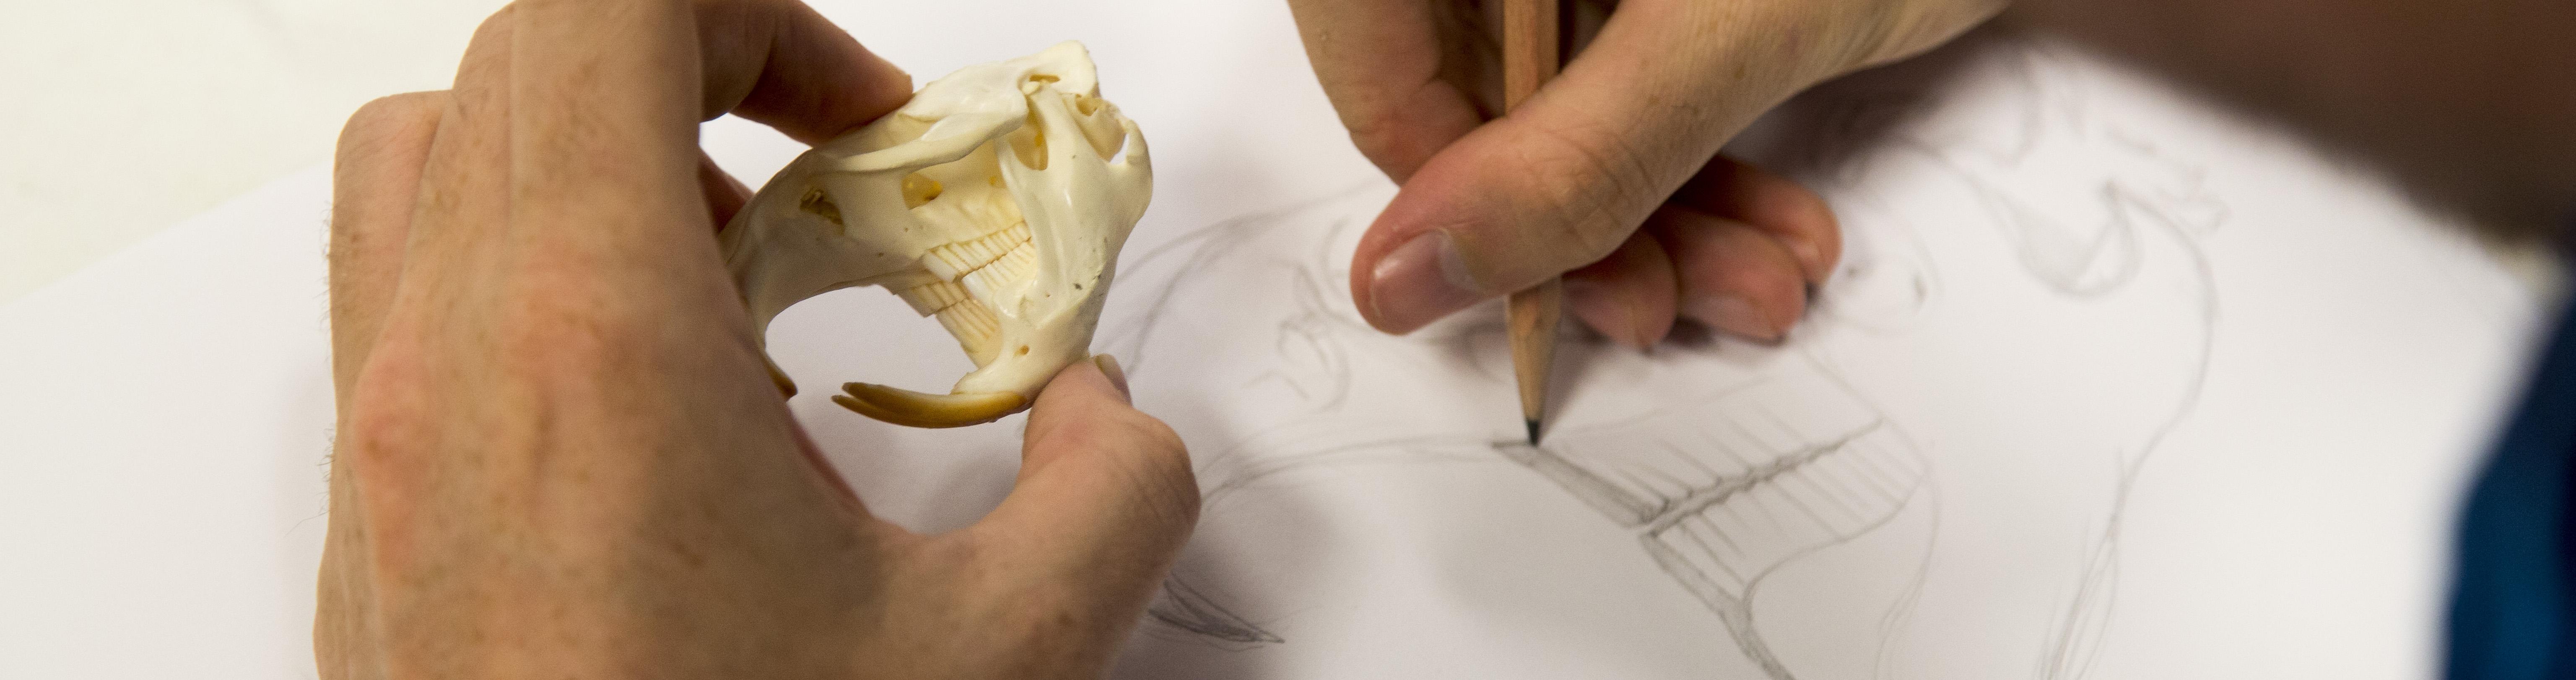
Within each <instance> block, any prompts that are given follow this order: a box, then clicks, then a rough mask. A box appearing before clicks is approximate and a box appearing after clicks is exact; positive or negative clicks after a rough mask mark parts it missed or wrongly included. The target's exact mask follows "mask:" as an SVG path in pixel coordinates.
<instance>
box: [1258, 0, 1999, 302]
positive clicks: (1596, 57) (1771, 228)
mask: <svg viewBox="0 0 2576 680" xmlns="http://www.w3.org/2000/svg"><path fill="white" fill-rule="evenodd" d="M1565 1H1566V2H1567V3H1569V4H1572V5H1574V6H1575V7H1574V10H1575V11H1574V12H1573V15H1574V16H1575V20H1574V21H1573V22H1571V23H1570V24H1569V25H1570V26H1572V27H1573V28H1574V31H1573V32H1574V33H1575V34H1576V35H1577V36H1578V37H1579V38H1583V39H1584V40H1578V44H1580V43H1583V42H1585V41H1588V45H1587V46H1584V47H1583V48H1582V50H1581V51H1580V52H1579V53H1577V54H1576V56H1575V58H1574V59H1573V60H1572V61H1571V62H1570V63H1568V64H1567V65H1566V67H1565V69H1564V72H1563V73H1562V74H1560V75H1559V76H1557V77H1556V78H1555V79H1554V80H1551V81H1549V82H1548V83H1547V84H1546V86H1544V87H1542V88H1541V89H1540V90H1539V92H1538V93H1537V94H1536V95H1534V96H1532V97H1531V98H1530V100H1529V101H1528V102H1526V103H1524V105H1523V106H1522V107H1520V108H1518V109H1516V110H1513V111H1512V112H1511V115H1510V116H1508V117H1503V116H1500V115H1499V114H1500V112H1501V109H1502V107H1501V105H1500V104H1501V75H1502V68H1501V64H1500V63H1499V61H1498V59H1499V58H1498V56H1497V54H1498V52H1497V50H1496V45H1495V40H1494V38H1493V37H1492V36H1493V35H1495V34H1494V32H1493V31H1492V29H1491V28H1490V27H1492V26H1496V25H1499V7H1500V5H1501V4H1502V3H1501V2H1498V1H1495V0H1481V1H1480V0H1289V7H1290V9H1291V10H1293V11H1294V12H1295V14H1296V16H1297V26H1298V31H1299V33H1301V34H1302V35H1303V37H1304V39H1305V44H1306V54H1307V56H1308V57H1309V58H1310V59H1311V60H1312V61H1313V63H1314V66H1315V73H1316V75H1317V77H1319V78H1321V79H1322V81H1323V85H1324V91H1325V93H1326V94H1328V95H1330V96H1331V97H1332V100H1333V107H1334V108H1335V109H1338V110H1339V111H1340V113H1341V118H1342V124H1343V125H1344V126H1345V127H1348V128H1349V129H1350V131H1351V139H1352V141H1353V142H1355V143H1357V144H1358V145H1359V148H1360V151H1361V153H1364V154H1366V155H1367V156H1368V157H1369V159H1370V160H1371V161H1375V162H1376V163H1377V165H1378V167H1379V168H1380V169H1382V170H1385V171H1386V173H1387V176H1388V177H1390V178H1393V179H1394V180H1395V181H1396V182H1397V183H1399V184H1402V185H1403V189H1402V191H1400V192H1399V193H1397V194H1396V197H1395V200H1394V201H1393V202H1392V203H1389V204H1388V205H1387V207H1386V211H1385V212H1384V213H1383V214H1381V215H1379V216H1378V219H1377V222H1376V223H1375V224H1372V225H1370V227H1369V231H1368V233H1367V234H1366V235H1365V236H1363V237H1362V238H1361V240H1360V245H1359V250H1358V252H1357V253H1355V254H1354V255H1353V257H1352V262H1351V295H1352V297H1353V299H1354V300H1355V301H1356V302H1357V303H1358V307H1359V309H1360V313H1361V315H1362V316H1365V317H1367V319H1368V321H1369V323H1370V324H1372V325H1375V326H1376V327H1378V328H1379V329H1381V330H1385V331H1388V332H1393V333H1405V332H1411V331H1412V330H1414V329H1416V328H1420V327H1421V326H1422V325H1424V324H1427V323H1430V322H1431V321H1433V320H1436V319H1438V318H1440V317H1442V316H1446V315H1448V314H1450V313H1452V312H1456V311H1458V310H1460V309H1464V308H1466V307H1467V306H1468V305H1471V304H1474V303H1476V302H1478V301H1481V300H1484V299H1487V298H1491V297H1495V296H1498V295H1502V294H1505V293H1509V292H1512V291H1515V290H1520V289H1523V288H1527V287H1530V286H1532V285H1536V284H1538V283H1539V282H1541V281H1544V280H1546V279H1547V278H1548V277H1551V276H1557V275H1559V274H1563V275H1564V276H1565V289H1566V308H1567V309H1568V310H1570V311H1572V312H1573V313H1574V315H1575V317H1576V318H1579V319H1582V320H1583V322H1584V323H1585V324H1587V325H1590V326H1592V327H1593V328H1594V329H1597V330H1599V331H1601V333H1602V334H1603V335H1606V336H1608V337H1610V338H1611V339H1613V340H1616V341H1618V342H1621V343H1624V344H1628V345H1632V346H1637V347H1644V346H1647V345H1651V344H1653V343H1655V342H1657V341H1659V340H1661V339H1662V338H1663V337H1664V336H1665V334H1666V333H1668V332H1669V331H1670V330H1671V328H1672V324H1673V321H1674V316H1675V315H1676V314H1677V313H1678V314H1680V315H1682V316H1687V317H1690V318H1693V319H1696V320H1698V321H1700V322H1702V323H1706V324H1709V325H1710V326H1713V327H1715V328H1718V329H1720V330H1724V331H1727V332H1730V333H1733V334H1736V335H1740V336H1744V337H1748V338H1753V339H1758V340H1765V341H1769V340H1776V339H1778V338H1779V337H1780V336H1781V334H1782V333H1785V332H1786V331H1787V329H1788V327H1789V325H1790V324H1791V323H1792V322H1794V321H1795V320H1796V319H1797V318H1798V317H1799V315H1801V314H1802V313H1804V311H1805V307H1806V297H1807V288H1808V287H1809V286H1811V285H1813V284H1817V283H1821V282H1823V281H1824V278H1825V275H1826V274H1827V273H1828V272H1829V271H1830V270H1831V269H1832V267H1833V263H1834V261H1835V260H1836V259H1837V258H1838V257H1839V256H1840V252H1841V239H1840V234H1839V231H1838V230H1837V228H1836V227H1835V225H1834V220H1833V216H1832V214H1831V213H1830V211H1828V210H1827V208H1826V206H1825V204H1824V202H1823V200H1821V199H1819V198H1818V197H1817V196H1816V195H1815V194H1814V193H1813V192H1810V191H1807V190H1806V189H1805V188H1804V187H1800V186H1798V185H1797V184H1795V183H1793V182H1790V181H1788V180H1786V179H1783V178H1780V177H1778V176H1775V175H1771V174H1769V173H1765V172H1763V171H1761V170H1759V169H1756V168H1753V167H1751V166H1747V165H1744V164H1742V163H1739V162H1736V161H1734V160H1730V159H1726V158H1722V157H1717V155H1716V154H1717V151H1718V148H1719V147H1721V146H1723V145H1724V144H1725V143H1726V141H1727V140H1728V139H1729V138H1731V137H1733V136H1734V135H1735V133H1737V132H1738V131H1741V130H1743V129H1744V127H1745V126H1746V125H1750V124H1751V123H1752V121H1753V120H1754V119H1755V118H1757V117H1759V116H1760V115H1761V114H1762V112H1763V111H1765V110H1768V109H1770V108H1771V107H1772V106H1774V105H1777V104H1778V103H1780V102H1781V101H1783V100H1786V99H1787V98H1788V97H1789V96H1790V95H1793V94H1796V93H1797V92H1798V91H1800V90H1803V89H1805V88H1806V87H1808V86H1810V85H1813V84H1815V83H1817V82H1821V81H1823V80H1825V79H1827V78H1831V77H1834V76H1837V75H1841V74H1844V73H1848V72H1851V71H1854V70H1858V69H1860V68H1864V67H1867V66H1870V65H1875V64H1880V63H1884V62H1888V61H1893V60H1895V59H1899V58H1902V57H1906V56H1910V55H1913V54H1916V53H1919V52H1922V51H1924V50H1927V49H1930V48H1931V47H1933V46H1935V45H1938V44H1940V43H1941V42H1944V41H1946V40H1948V39H1950V38H1951V37H1953V36H1956V35H1958V34H1959V33H1960V32H1963V31H1965V30H1967V29H1968V28H1969V27H1971V26H1973V25H1975V24H1976V23H1978V22H1980V21H1983V20H1984V19H1985V18H1986V17H1988V16H1991V15H1993V14H1994V13H1995V12H1996V11H1998V10H1999V9H2001V8H2002V6H2003V5H2004V4H2005V2H2006V0H1893V1H1891V0H1875V1H1873V0H1627V1H1626V2H1624V3H1622V2H1616V1H1615V0H1565ZM1605 15H1606V20H1604V16H1605ZM1596 29H1597V31H1596ZM1489 121H1490V122H1489ZM1640 225H1643V227H1644V228H1642V229H1641V228H1640Z"/></svg>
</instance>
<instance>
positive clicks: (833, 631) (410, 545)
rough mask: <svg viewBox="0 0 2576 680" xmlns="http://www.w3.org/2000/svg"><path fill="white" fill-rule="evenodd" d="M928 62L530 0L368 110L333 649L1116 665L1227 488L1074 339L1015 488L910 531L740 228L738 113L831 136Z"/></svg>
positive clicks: (337, 367) (935, 670)
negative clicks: (757, 279)
mask: <svg viewBox="0 0 2576 680" xmlns="http://www.w3.org/2000/svg"><path fill="white" fill-rule="evenodd" d="M910 92H911V86H910V78H909V77H908V76H906V75H904V74H903V72H902V71H900V70H897V69H896V68H895V67H893V66H892V65H890V64H887V63H886V62H884V61H882V60H880V59H878V58H877V57H876V56H874V55H872V54H870V53H868V51H867V50H865V49H864V48H862V47H860V46H859V44H858V43H856V42H855V41H853V40H851V39H850V37H849V36H848V35H847V34H845V33H843V32H841V31H840V30H839V29H837V28H835V27H833V26H831V25H830V24H829V23H828V22H826V21H824V20H823V19H822V18H821V17H820V16H818V15H816V14H814V13H813V11H812V10H810V9H807V8H805V7H804V6H803V5H800V4H797V3H795V2H793V1H792V0H704V1H701V2H697V3H695V6H694V7H692V5H691V4H690V3H686V2H679V1H677V0H664V1H655V2H580V1H573V0H564V1H543V0H524V1H522V2H520V3H518V4H515V5H512V6H510V7H508V8H506V9H504V10H502V11H501V12H500V13H499V14H496V15H494V16H493V17H492V18H491V19H490V20H488V21H486V22H485V23H484V25H483V26H482V28H481V29H479V30H478V31H477V33H476V35H475V37H474V40H473V43H472V45H471V46H470V47H469V48H468V49H467V52H466V56H465V58H464V61H463V63H462V64H461V65H460V66H459V68H458V73H457V77H456V81H455V88H454V89H453V90H450V91H445V92H429V93H417V94H410V95H400V96H396V97H390V98H386V99H383V100H378V101H377V102H375V103H372V104H370V105H368V106H367V107H366V108H365V109H362V110H361V111H360V112H359V113H358V114H357V115H356V116H354V117H353V118H352V119H351V120H350V122H349V125H348V127H347V128H346V129H345V130H344V131H343V132H342V136H341V140H340V151H339V157H338V163H337V166H336V167H335V168H334V174H335V177H334V200H333V211H332V237H331V252H330V259H331V282H330V286H331V325H332V344H333V355H334V356H333V364H334V365H333V372H334V379H335V382H336V385H337V390H338V394H337V398H338V401H337V406H338V409H339V425H338V437H337V446H336V452H335V454H334V457H333V461H332V470H331V514H330V529H329V533H328V538H327V543H326V548H325V552H324V556H323V562H322V569H321V579H320V588H319V591H320V592H319V602H320V606H319V608H318V611H317V614H316V616H315V620H314V646H315V654H316V657H317V661H318V663H319V666H320V669H321V675H322V677H326V678H383V677H403V678H412V677H472V678H523V677H524V678H537V677H543V678H561V677H584V678H610V677H615V678H643V677H671V678H715V677H744V678H751V677H757V678H794V677H834V678H845V677H1012V678H1072V677H1087V676H1096V675H1098V674H1099V672H1100V671H1101V669H1102V668H1104V667H1105V665H1106V664H1107V663H1108V660H1109V655H1110V653H1111V651H1112V650H1113V649H1114V647H1115V645H1116V644H1117V643H1118V641H1119V640H1120V639H1121V638H1123V637H1124V633H1125V631H1127V630H1128V629H1129V628H1130V627H1131V626H1133V625H1134V623H1135V621H1136V620H1137V617H1138V616H1139V615H1140V613H1141V612H1142V610H1143V607H1144V604H1145V600H1146V597H1147V595H1148V594H1149V593H1150V591H1151V589H1152V588H1153V587H1154V586H1155V584H1157V583H1158V582H1159V581H1160V580H1161V577H1162V575H1163V573H1164V572H1165V570H1166V569H1167V568H1168V567H1169V565H1170V563H1171V560H1172V559H1173V556H1174V555H1175V553H1176V552H1177V550H1178V549H1179V547H1180V544H1181V541H1182V540H1183V538H1184V537H1185V536H1186V534H1187V533H1188V531H1189V528H1190V526H1191V524H1192V522H1193V521H1194V520H1195V517H1196V513H1197V508H1198V490H1197V486H1196V485H1195V483H1194V482H1193V481H1192V479H1191V475H1190V467H1189V462H1188V458H1187V455H1186V453H1185V452H1184V451H1183V450H1182V446H1181V443H1180V441H1179V440H1178V438H1177V437H1176V436H1175V435H1174V434H1173V433H1172V431H1171V430H1170V429H1169V428H1167V427H1165V426H1164V425H1163V424H1162V423H1161V422H1159V421H1157V420H1155V419H1153V418H1152V417H1150V416H1147V415H1145V414H1143V413H1141V412H1138V411H1136V410H1135V409H1134V408H1132V407H1130V406H1129V405H1128V403H1127V399H1126V395H1125V387H1124V381H1123V378H1121V377H1120V375H1119V373H1118V372H1117V371H1116V370H1115V364H1114V362H1106V361H1103V362H1098V363H1095V362H1077V363H1076V364H1074V365H1073V366H1072V367H1069V368H1066V369H1065V370H1064V371H1063V372H1061V373H1059V374H1058V375H1057V376H1056V378H1055V380H1054V382H1053V383H1052V384H1050V385H1049V386H1048V387H1047V388H1046V390H1045V391H1044V392H1043V393H1041V394H1040V396H1039V397H1038V400H1037V403H1036V406H1035V408H1033V409H1031V410H1030V412H1029V420H1028V430H1027V434H1026V437H1027V439H1026V443H1025V445H1024V447H1023V449H1022V459H1021V468H1020V472H1019V476H1018V479H1017V483H1016V487H1015V488H1014V489H1013V490H1012V493H1011V494H1010V495H1009V497H1008V498H1006V499H1005V500H1004V501H1003V502H1002V504H1001V506H1000V507H999V508H997V509H995V510H994V511H993V512H992V513H991V514H990V515H988V516H986V517H985V518H984V519H983V520H982V521H981V522H979V523H977V524H975V525H973V526H971V527H968V528H965V529H961V530H958V531H955V532H951V533H947V534H942V535H937V536H923V535H916V534H913V533H911V532H908V531H905V530H904V529H902V528H900V527H897V526H894V525H892V524H889V523H887V522H884V521H881V520H878V519H875V518H872V517H871V516H869V514H868V512H867V510H866V508H865V506H864V505H863V504H862V503H861V502H860V500H859V499H858V498H857V497H856V496H855V495H854V494H853V493H852V492H851V491H850V489H849V488H848V487H846V486H844V485H843V484H842V483H841V481H840V478H839V477H837V476H836V475H835V474H834V473H833V472H832V470H831V469H830V466H829V465H828V464H827V463H826V462H824V460H823V458H822V456H821V455H820V454H819V453H818V452H817V451H816V449H815V448H814V445H813V444H812V443H811V442H810V441H807V440H806V438H805V436H804V434H803V432H802V431H801V430H800V429H799V428H798V427H797V425H796V423H795V422H794V420H793V419H792V418H791V416H790V415H789V413H788V411H787V409H786V408H785V407H784V405H783V404H781V402H780V401H779V399H778V393H777V391H776V388H775V387H773V386H772V385H771V383H770V381H769V379H768V377H767V376H766V373H765V372H764V370H763V364H762V361H761V354H760V351H759V349H758V348H757V346H756V344H755V343H754V342H753V338H752V337H751V332H750V323H749V319H748V316H747V314H746V313H745V312H744V310H743V306H742V302H741V301H740V299H739V297H738V295H737V294H736V292H735V290H734V286H733V283H732V280H731V278H730V277H729V276H728V275H727V274H726V272H725V269H724V267H723V266H722V263H721V261H720V258H719V257H718V254H717V250H716V239H715V235H716V229H717V227H716V225H719V224H723V223H724V222H725V219H724V218H725V217H726V216H727V215H728V214H729V213H731V212H732V211H734V210H738V209H740V207H741V205H742V202H743V201H744V200H745V199H746V198H747V196H748V193H749V192H748V191H746V190H745V189H744V188H743V187H742V186H741V185H740V184H739V183H736V182H733V181H732V180H731V179H730V178H728V177H726V176H724V175H723V173H722V172H720V171H717V170H715V168H714V166H713V164H712V163H710V162H708V161H707V160H706V158H705V157H704V156H703V154H701V153H699V152H698V151H697V148H696V141H697V138H696V130H697V124H698V122H699V121H701V120H703V119H705V118H710V117H713V116H715V115H718V114H721V113H724V112H727V111H731V112H733V113H736V114H738V115H741V116H743V117H745V118H749V119H752V120H755V121H759V122H763V123H766V124H769V125H771V126H774V127H776V128H778V129H780V130H781V131H783V132H785V133H787V134H788V135H789V136H792V137H795V138H797V139H799V140H803V141H805V142H808V143H814V142H820V141H822V140H826V139H830V138H832V137H833V136H835V135H837V134H839V133H841V132H843V131H845V130H848V129H851V128H854V127H855V126H857V125H859V124H861V123H864V122H866V121H868V120H869V119H872V118H875V117H877V116H879V115H882V114H884V113H886V112H888V111H891V110H893V109H894V108H895V107H896V106H898V105H900V104H902V103H903V101H905V99H906V98H907V97H909V96H910Z"/></svg>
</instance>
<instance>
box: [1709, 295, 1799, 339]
mask: <svg viewBox="0 0 2576 680" xmlns="http://www.w3.org/2000/svg"><path fill="white" fill-rule="evenodd" d="M1691 309H1692V311H1693V313H1692V315H1691V316H1694V317H1697V318H1698V319H1699V320H1700V321H1702V322H1706V323H1707V324H1708V325H1711V326H1716V327H1717V329H1718V330H1721V331H1725V332H1727V333H1730V334H1734V335H1738V336H1742V337H1745V338H1748V339H1752V340H1759V341H1762V342H1779V341H1780V328H1779V327H1778V326H1774V325H1772V324H1771V322H1770V321H1769V320H1767V319H1764V318H1762V310H1760V309H1758V308H1755V307H1754V306H1753V302H1752V301H1750V300H1746V299H1744V298H1742V297H1739V296H1734V295H1722V296H1718V297H1717V298H1714V299H1708V298H1703V299H1700V300H1697V301H1694V302H1692V303H1691Z"/></svg>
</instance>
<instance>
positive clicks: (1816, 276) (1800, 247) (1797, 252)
mask: <svg viewBox="0 0 2576 680" xmlns="http://www.w3.org/2000/svg"><path fill="white" fill-rule="evenodd" d="M1783 240H1786V241H1788V242H1789V256H1790V257H1795V258H1798V267H1799V268H1800V269H1802V270H1804V271H1801V272H1799V273H1800V274H1803V275H1804V277H1805V278H1806V279H1807V282H1808V283H1823V282H1824V281H1825V275H1826V274H1830V273H1832V272H1831V271H1830V270H1831V269H1833V266H1834V265H1833V263H1831V262H1826V261H1825V249H1824V248H1820V247H1817V246H1816V242H1815V241H1811V240H1807V239H1783Z"/></svg>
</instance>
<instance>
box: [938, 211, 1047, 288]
mask: <svg viewBox="0 0 2576 680" xmlns="http://www.w3.org/2000/svg"><path fill="white" fill-rule="evenodd" d="M1027 242H1029V223H1028V222H1025V221H1023V222H1019V223H1016V224H1013V225H1011V226H1010V227H1009V228H1007V229H1003V230H1001V231H997V232H993V233H990V234H985V235H983V236H980V237H976V238H972V239H967V240H964V241H958V242H956V243H950V244H947V245H943V246H939V247H936V248H931V249H930V253H929V256H928V257H924V258H921V266H922V268H924V269H928V270H930V273H931V274H932V275H935V276H938V277H939V278H940V280H943V281H955V280H957V277H959V276H963V275H965V274H966V273H967V272H972V271H975V270H976V269H978V268H981V267H983V266H984V265H986V264H989V263H991V262H992V261H994V260H998V259H1001V257H1002V256H1003V255H1004V254H1007V253H1009V252H1010V251H1011V248H1012V247H1013V246H1017V245H1019V244H1022V243H1027Z"/></svg>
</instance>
